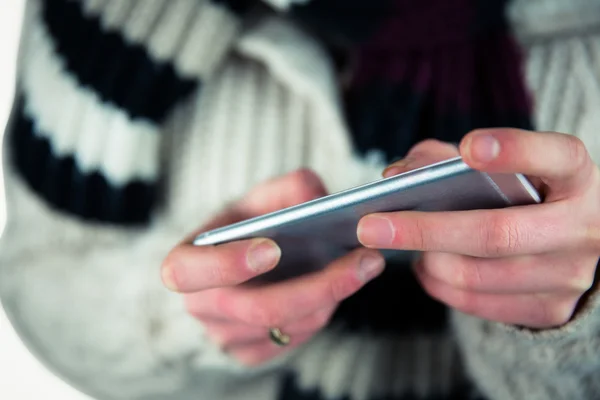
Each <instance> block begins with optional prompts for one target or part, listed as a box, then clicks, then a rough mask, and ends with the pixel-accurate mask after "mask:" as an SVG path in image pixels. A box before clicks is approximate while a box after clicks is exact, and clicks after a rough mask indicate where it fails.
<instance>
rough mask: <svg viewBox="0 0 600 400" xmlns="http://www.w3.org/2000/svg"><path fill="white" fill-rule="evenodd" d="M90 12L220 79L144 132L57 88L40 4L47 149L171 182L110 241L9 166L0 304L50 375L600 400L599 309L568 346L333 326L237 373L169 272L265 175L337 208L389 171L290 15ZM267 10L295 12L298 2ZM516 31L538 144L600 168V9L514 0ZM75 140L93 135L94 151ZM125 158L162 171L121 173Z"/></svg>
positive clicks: (137, 387)
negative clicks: (336, 202) (131, 151)
mask: <svg viewBox="0 0 600 400" xmlns="http://www.w3.org/2000/svg"><path fill="white" fill-rule="evenodd" d="M81 1H82V3H83V4H84V5H85V7H84V8H85V12H86V14H87V15H88V16H97V17H98V18H99V20H100V21H101V23H102V25H103V26H104V28H105V29H106V30H109V31H110V30H114V31H118V32H120V33H121V34H122V35H123V36H124V37H126V38H127V40H128V41H130V42H131V43H137V44H139V45H141V46H144V47H145V48H147V49H148V51H149V52H150V53H151V55H152V57H154V58H155V59H156V60H170V61H172V62H173V63H174V65H175V66H176V69H177V71H178V72H179V73H180V74H181V75H183V76H188V77H192V78H198V77H202V78H204V77H206V76H210V80H208V81H207V84H206V85H205V86H204V87H203V89H202V91H201V92H199V93H196V94H194V95H193V96H192V97H191V98H190V99H189V100H187V101H186V102H185V103H183V104H181V105H180V106H178V108H177V109H176V110H174V112H173V113H172V114H171V115H170V116H169V118H168V121H167V122H166V123H165V124H164V125H162V126H157V125H155V124H152V123H148V122H145V121H139V120H132V119H130V118H129V117H128V116H127V115H126V114H124V113H123V112H122V111H121V110H120V109H119V108H118V107H113V106H110V105H107V104H105V103H104V102H103V101H102V100H101V99H100V98H99V97H98V96H97V95H96V93H94V92H92V91H90V90H89V89H86V88H84V87H81V86H80V85H78V83H77V82H76V81H75V80H74V79H73V78H72V77H71V76H70V75H69V74H68V73H67V72H66V71H65V66H64V65H63V63H62V61H61V60H60V59H59V58H58V57H57V56H56V54H55V52H54V49H53V47H52V43H51V41H50V39H49V35H48V32H46V31H45V26H44V24H42V23H40V18H41V17H40V0H29V1H28V5H27V10H26V21H25V24H24V31H23V32H24V34H23V39H22V50H21V54H20V60H19V67H20V77H19V80H20V83H21V85H22V87H23V90H24V91H26V92H27V94H28V99H27V102H26V104H25V110H26V113H29V114H31V115H32V116H33V115H35V116H36V117H37V120H38V123H39V125H40V126H41V127H43V128H45V129H41V130H40V131H43V132H49V135H52V137H50V139H51V141H52V142H53V143H54V146H55V147H54V148H53V150H54V151H55V152H56V153H59V154H70V153H77V154H78V157H80V158H79V159H78V162H79V165H81V166H82V168H83V169H85V170H88V171H93V170H94V169H102V170H104V171H106V174H107V176H109V177H110V178H111V179H112V181H113V182H121V181H126V180H127V179H129V178H131V177H132V176H135V177H140V178H142V179H153V178H155V177H156V175H157V173H158V170H159V169H162V168H166V170H167V171H169V173H168V175H169V179H168V180H167V185H168V186H167V187H165V188H164V191H165V193H168V197H169V201H168V202H167V203H166V207H164V208H162V209H160V211H159V215H157V216H156V218H155V219H154V220H153V222H152V226H151V227H150V228H146V229H141V228H116V227H113V226H107V225H100V224H94V223H82V222H81V221H79V220H78V219H76V218H71V217H66V216H65V215H63V214H61V213H59V212H57V211H55V210H53V209H52V208H50V207H49V206H47V205H46V204H45V203H44V202H43V201H41V200H40V199H39V198H37V197H36V196H35V195H34V194H33V193H32V192H31V190H30V189H29V188H28V187H27V186H26V185H25V184H24V183H23V182H22V181H21V180H20V178H19V177H18V176H17V175H16V173H14V168H13V167H12V165H11V163H10V157H11V155H10V154H9V153H7V154H6V155H5V159H6V163H5V164H6V166H5V171H6V177H5V180H6V188H7V189H6V193H7V204H8V223H7V226H6V230H5V233H4V238H3V241H2V243H1V246H2V247H1V248H0V295H1V298H2V301H3V304H4V306H5V308H6V310H7V313H8V314H9V316H10V318H11V320H12V322H13V323H14V326H15V328H16V329H17V331H18V332H19V333H20V335H21V337H22V338H23V340H24V341H25V342H26V343H27V345H28V346H29V347H30V349H31V350H32V351H33V352H34V353H35V354H36V355H37V356H38V357H40V359H41V360H43V361H44V362H45V363H46V364H47V365H48V367H49V368H51V370H52V371H54V372H55V373H57V374H59V375H60V376H61V377H63V378H64V379H65V380H67V381H69V382H70V383H72V384H73V385H75V386H76V387H78V388H80V389H82V390H84V391H86V392H88V393H90V394H92V395H94V396H96V397H97V398H99V399H164V398H173V399H201V400H204V399H210V400H212V399H226V400H229V399H238V398H239V399H265V400H269V399H276V398H277V391H278V390H279V389H280V386H281V381H282V379H283V377H284V376H285V374H287V373H288V372H289V371H291V372H292V373H293V374H294V376H296V379H297V382H298V386H299V387H300V388H301V389H302V390H304V391H305V392H306V393H310V392H311V391H314V390H318V391H319V393H321V395H322V398H324V399H337V398H342V397H343V396H345V395H348V396H349V397H348V398H351V399H356V400H363V399H364V400H366V399H379V398H384V396H387V395H390V396H391V395H396V396H398V398H402V397H401V395H405V394H406V393H413V394H414V395H415V396H416V397H415V398H420V397H421V396H422V397H423V398H425V397H427V396H429V397H433V396H436V395H440V396H444V395H448V394H449V393H451V392H452V390H453V388H454V386H455V385H456V382H457V381H459V380H457V379H456V378H457V376H462V375H467V376H469V377H470V378H471V379H473V380H474V381H475V382H476V383H477V385H478V386H479V387H480V388H481V390H482V391H483V392H484V393H485V395H486V396H487V397H488V398H490V399H494V400H500V399H525V398H527V399H544V400H546V399H569V400H577V399H590V398H592V397H593V396H600V384H599V383H598V379H597V377H598V374H600V350H599V349H600V311H599V310H600V299H599V296H598V295H596V296H593V297H592V298H591V300H590V302H589V305H588V308H587V309H586V310H584V312H583V313H582V314H581V315H580V317H579V318H578V319H577V320H575V321H573V322H572V323H570V324H569V325H567V326H565V327H564V328H562V329H560V330H556V331H549V332H542V333H532V332H524V331H517V330H514V329H512V328H510V327H506V326H503V325H499V324H492V323H489V322H486V321H482V320H478V319H476V318H472V317H467V316H464V315H461V314H457V313H455V314H453V322H454V324H453V326H454V330H453V331H454V332H455V334H456V335H454V336H455V337H456V339H457V341H455V337H454V336H453V335H448V334H447V333H445V332H440V334H439V335H427V336H414V335H402V336H371V335H366V334H352V333H343V332H341V331H339V330H336V327H335V326H333V327H331V328H330V329H326V330H325V331H324V332H323V333H321V334H320V335H318V336H317V337H316V338H315V339H314V340H312V341H311V342H310V343H308V344H306V345H305V346H303V347H302V348H301V349H299V350H297V351H296V352H294V353H293V354H290V355H289V356H287V357H285V358H283V359H280V360H276V361H275V362H273V363H272V364H269V365H266V366H264V367H262V368H258V369H245V368H242V367H239V366H237V365H236V364H235V363H234V362H233V361H232V360H230V359H229V358H228V357H227V356H226V355H224V354H222V353H220V351H219V350H218V349H217V348H216V346H214V345H213V344H212V343H211V342H210V341H209V340H208V339H207V338H205V337H204V336H203V328H202V326H201V325H200V324H199V323H198V322H197V321H196V320H194V319H193V318H191V317H190V316H189V315H187V313H186V312H185V310H184V307H183V304H182V300H181V298H180V297H179V296H178V295H175V294H171V293H169V292H168V291H166V290H165V289H164V288H163V286H162V285H161V282H160V279H159V273H158V267H159V265H160V263H161V261H162V259H163V258H164V255H165V254H166V253H167V252H168V251H169V249H170V248H172V246H173V245H174V244H175V243H177V242H178V241H179V240H181V238H182V237H184V236H185V235H187V234H188V233H189V232H190V231H191V230H193V229H195V228H197V227H198V226H199V225H200V224H201V223H202V222H203V221H205V220H206V219H207V218H210V216H211V215H212V214H213V213H214V212H215V211H217V210H218V209H220V208H221V207H222V206H223V205H224V204H225V203H227V202H229V201H231V200H233V199H235V198H237V197H239V196H240V195H242V194H243V193H244V192H246V191H247V190H248V189H249V188H250V187H252V186H253V185H255V184H256V183H258V182H260V181H263V180H265V179H267V178H269V177H272V176H275V175H280V174H283V173H285V172H288V171H291V170H293V169H296V168H297V167H300V166H305V167H309V168H312V169H314V170H316V171H317V172H318V173H319V174H320V175H321V176H322V177H323V179H324V181H325V183H326V184H327V186H328V188H329V189H330V191H337V190H340V189H344V188H348V187H351V186H354V185H357V184H360V183H364V182H368V181H371V180H373V179H376V178H378V177H379V174H380V172H381V170H382V168H383V167H384V164H383V159H382V157H381V156H380V155H378V154H371V155H370V156H369V157H367V158H364V157H359V156H357V155H356V154H355V152H354V149H353V148H352V145H351V143H350V141H349V139H348V133H347V127H346V126H345V122H344V120H343V118H342V115H341V111H340V108H341V106H340V101H339V99H338V96H339V93H338V92H337V83H336V81H335V76H334V73H333V69H332V66H331V65H330V63H329V61H328V57H327V56H326V55H325V53H324V50H323V49H322V48H321V47H320V44H319V43H318V42H316V41H315V40H314V39H312V38H311V37H310V36H309V35H307V34H306V33H304V32H303V31H302V30H300V29H299V28H298V27H296V26H294V25H293V24H291V23H290V22H289V21H287V20H286V19H285V18H284V17H281V16H277V15H275V14H274V15H272V16H271V17H269V18H263V19H261V20H260V21H259V23H258V24H256V25H253V26H252V27H251V28H248V27H242V26H241V24H240V23H239V22H238V21H236V20H235V19H234V18H233V17H232V16H231V15H230V14H229V12H228V11H226V10H225V9H224V8H221V7H220V6H215V5H213V4H209V2H208V0H177V1H172V2H171V4H169V7H167V8H166V9H163V8H161V7H160V3H161V2H160V1H156V2H154V1H153V2H150V1H149V2H147V3H145V4H144V7H145V8H144V9H145V13H141V14H136V15H137V17H136V18H129V17H128V15H129V14H128V11H127V8H128V4H129V3H128V2H123V1H120V0H106V1H101V0H97V1H96V0H81ZM271 2H272V5H273V6H274V7H275V8H276V9H279V10H282V11H285V9H286V8H287V7H288V6H289V3H292V2H293V1H286V0H272V1H271ZM297 2H301V1H297ZM198 4H200V5H198ZM198 7H199V8H200V10H199V11H197V12H194V13H192V12H191V10H192V9H196V8H198ZM165 10H167V11H165ZM510 16H511V20H512V21H513V24H514V26H515V29H516V31H517V32H518V35H519V39H520V40H521V43H522V45H523V48H524V50H525V52H526V56H527V63H526V67H527V79H528V84H529V86H530V88H531V90H532V92H533V93H534V95H535V100H536V108H535V117H536V124H537V127H538V128H539V129H542V130H558V131H563V132H568V133H572V134H575V135H577V136H579V137H581V138H582V139H583V140H584V142H585V143H586V144H587V145H588V148H589V149H590V151H591V153H592V156H593V157H594V159H595V161H596V162H600V140H599V139H598V138H597V132H599V131H600V114H599V113H598V112H597V110H598V109H600V108H599V107H600V33H598V32H599V30H600V3H599V2H597V1H594V0H570V1H561V0H516V1H514V2H513V3H512V5H511V8H510ZM182 18H187V19H188V21H189V22H188V24H187V25H186V26H187V27H188V29H189V26H192V27H193V28H192V29H193V30H194V32H196V33H197V34H196V35H189V36H188V37H190V38H202V40H205V41H206V42H198V41H197V40H194V39H188V40H181V41H180V42H179V43H173V42H171V41H176V40H178V39H177V38H179V37H180V36H181V34H182V31H183V29H184V27H183V25H184V24H182V23H180V21H181V19H182ZM156 20H159V21H160V23H157V22H156ZM149 21H154V22H149ZM557 21H560V24H558V23H557ZM222 26H225V27H227V29H225V30H224V31H223V30H221V31H220V34H219V35H218V36H214V35H213V36H211V35H210V34H207V33H206V32H210V31H211V30H216V29H217V28H218V27H222ZM202 30H205V32H200V31H202ZM232 41H233V44H232V46H233V50H231V51H227V52H225V49H227V48H229V45H228V43H231V42H232ZM208 53H209V54H208ZM223 57H225V60H226V62H225V63H224V64H223V65H224V67H223V68H221V69H218V70H216V71H215V70H214V68H213V66H212V65H211V64H210V62H208V63H198V60H215V62H216V60H221V59H222V58H223ZM59 94H60V96H61V97H60V101H57V96H58V95H59ZM65 110H66V111H68V112H65ZM81 129H86V130H88V131H89V134H88V135H86V136H85V137H83V139H82V136H81V135H77V132H78V131H79V130H81ZM255 132H260V135H255ZM106 135H108V136H109V139H108V140H107V141H106V144H105V145H104V146H98V143H99V141H100V140H101V139H100V138H106ZM125 137H126V138H128V139H123V138H125ZM125 140H128V141H125ZM124 146H125V147H127V146H140V147H143V148H146V149H150V151H149V152H148V153H149V154H152V152H158V153H160V154H161V157H160V158H158V160H159V161H158V162H156V161H155V160H154V159H150V158H148V159H144V158H140V159H137V160H130V159H120V158H119V157H118V154H119V149H121V148H123V147H124ZM108 155H110V157H109V156H108ZM207 194H210V195H207ZM390 317H392V318H393V310H390ZM457 343H458V346H457ZM463 362H464V363H465V367H464V370H463V367H461V365H462V363H463ZM453 367H454V368H457V369H458V370H454V369H453ZM514 371H519V373H518V374H515V373H514ZM594 377H595V378H594ZM307 398H308V397H307ZM405 398H409V397H405ZM442 398H443V397H442Z"/></svg>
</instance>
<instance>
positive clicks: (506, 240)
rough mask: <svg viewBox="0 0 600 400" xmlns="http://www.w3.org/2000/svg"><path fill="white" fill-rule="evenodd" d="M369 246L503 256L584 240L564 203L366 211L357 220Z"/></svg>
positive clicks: (573, 244)
mask: <svg viewBox="0 0 600 400" xmlns="http://www.w3.org/2000/svg"><path fill="white" fill-rule="evenodd" d="M357 235H358V239H359V240H360V242H361V243H362V244H363V245H364V246H366V247H370V248H378V249H397V250H414V251H433V252H443V253H456V254H463V255H468V256H474V257H502V256H516V255H526V254H539V253H545V252H556V251H559V250H572V249H575V248H578V247H581V244H582V243H586V244H587V243H589V240H588V239H587V231H586V227H585V226H583V227H579V226H576V225H575V222H574V220H573V218H572V214H570V210H569V207H568V205H567V204H566V203H550V204H539V205H536V206H535V207H510V208H504V209H496V210H470V211H452V212H418V211H402V212H391V213H380V214H371V215H368V216H366V217H364V218H362V219H361V220H360V222H359V224H358V229H357Z"/></svg>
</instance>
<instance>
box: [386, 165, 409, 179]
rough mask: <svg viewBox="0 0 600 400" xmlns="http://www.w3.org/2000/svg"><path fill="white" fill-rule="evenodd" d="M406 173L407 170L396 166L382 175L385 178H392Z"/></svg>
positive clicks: (387, 169) (389, 168)
mask: <svg viewBox="0 0 600 400" xmlns="http://www.w3.org/2000/svg"><path fill="white" fill-rule="evenodd" d="M404 171H405V170H404V169H403V168H401V167H398V166H395V165H394V166H391V167H388V168H386V169H385V171H383V174H382V175H383V177H384V178H389V177H390V176H395V175H399V174H401V173H402V172H404Z"/></svg>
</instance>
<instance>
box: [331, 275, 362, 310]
mask: <svg viewBox="0 0 600 400" xmlns="http://www.w3.org/2000/svg"><path fill="white" fill-rule="evenodd" d="M361 285H362V283H361V282H360V281H359V280H358V279H357V278H356V277H353V276H352V277H348V278H346V279H344V278H341V279H331V280H330V281H329V283H328V285H327V287H328V289H329V299H330V302H331V303H335V304H337V303H339V302H341V301H342V300H344V299H346V298H347V297H348V296H350V295H351V294H353V293H354V292H356V291H357V290H358V289H360V287H361Z"/></svg>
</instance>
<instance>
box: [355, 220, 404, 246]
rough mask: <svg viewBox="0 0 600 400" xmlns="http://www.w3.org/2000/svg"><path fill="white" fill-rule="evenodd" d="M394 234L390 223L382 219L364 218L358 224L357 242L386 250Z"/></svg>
mask: <svg viewBox="0 0 600 400" xmlns="http://www.w3.org/2000/svg"><path fill="white" fill-rule="evenodd" d="M395 234H396V232H395V230H394V226H393V225H392V222H391V221H390V220H389V219H387V218H383V217H377V216H373V217H365V218H364V219H363V220H362V221H361V222H360V223H359V224H358V231H357V236H358V240H359V241H360V242H361V243H362V244H363V245H364V246H371V247H378V248H387V247H389V246H390V245H391V244H392V241H393V240H394V235H395Z"/></svg>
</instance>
